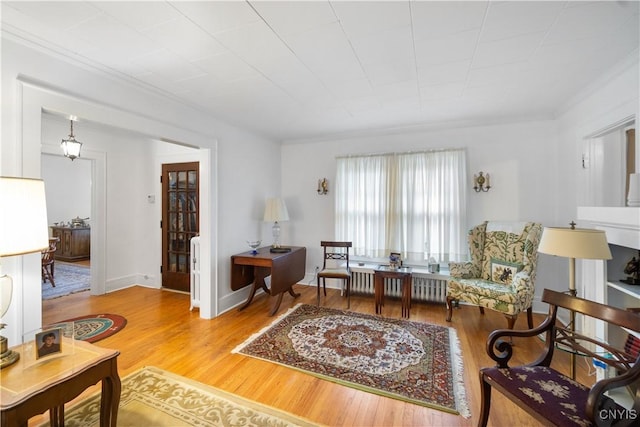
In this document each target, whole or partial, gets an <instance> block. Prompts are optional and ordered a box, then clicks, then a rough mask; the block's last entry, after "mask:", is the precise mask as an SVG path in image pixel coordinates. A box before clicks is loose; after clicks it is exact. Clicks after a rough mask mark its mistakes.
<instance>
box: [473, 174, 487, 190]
mask: <svg viewBox="0 0 640 427" xmlns="http://www.w3.org/2000/svg"><path fill="white" fill-rule="evenodd" d="M490 188H491V185H490V184H489V174H486V175H483V172H478V175H473V189H474V190H476V193H479V192H481V191H483V192H485V193H486V192H487V191H489V189H490Z"/></svg>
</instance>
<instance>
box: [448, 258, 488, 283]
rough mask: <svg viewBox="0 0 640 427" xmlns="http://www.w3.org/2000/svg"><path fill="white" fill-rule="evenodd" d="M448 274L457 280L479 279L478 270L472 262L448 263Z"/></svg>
mask: <svg viewBox="0 0 640 427" xmlns="http://www.w3.org/2000/svg"><path fill="white" fill-rule="evenodd" d="M449 274H450V275H451V277H456V278H459V279H470V278H472V277H480V270H479V269H478V268H477V267H476V266H475V265H474V264H473V263H472V262H450V263H449Z"/></svg>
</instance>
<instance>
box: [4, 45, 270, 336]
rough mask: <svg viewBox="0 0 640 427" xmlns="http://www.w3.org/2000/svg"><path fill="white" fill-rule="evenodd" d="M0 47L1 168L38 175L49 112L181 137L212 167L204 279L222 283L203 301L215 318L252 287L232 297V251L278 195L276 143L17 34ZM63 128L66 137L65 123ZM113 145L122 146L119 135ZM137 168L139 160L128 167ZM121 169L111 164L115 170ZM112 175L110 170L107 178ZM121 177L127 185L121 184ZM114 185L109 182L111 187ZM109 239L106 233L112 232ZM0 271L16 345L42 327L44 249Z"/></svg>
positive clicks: (143, 187) (207, 173) (240, 247)
mask: <svg viewBox="0 0 640 427" xmlns="http://www.w3.org/2000/svg"><path fill="white" fill-rule="evenodd" d="M1 54H2V58H1V63H2V75H1V79H2V85H1V86H0V90H1V97H0V98H1V102H2V113H1V114H2V116H1V119H2V128H1V135H0V136H1V145H0V174H2V175H7V176H28V177H39V176H40V175H41V161H40V157H41V148H40V145H41V120H42V114H41V111H42V110H43V109H44V110H46V111H51V112H55V113H57V114H60V115H75V116H78V117H80V118H86V119H88V120H90V121H94V122H97V123H104V124H107V125H110V126H114V127H120V128H122V129H126V130H129V131H135V132H136V133H138V134H143V135H147V136H151V137H152V138H153V139H154V140H162V139H165V140H172V141H181V142H184V143H187V144H191V145H195V146H198V147H203V148H205V149H207V150H209V152H210V153H211V155H210V158H211V165H210V169H209V170H202V169H201V174H202V175H203V176H204V177H206V181H207V182H206V184H207V185H206V188H208V194H207V196H208V198H209V200H210V202H209V203H208V205H207V206H206V211H207V212H208V214H207V216H208V217H209V220H210V222H211V229H210V230H208V231H209V233H210V235H209V236H208V238H209V239H212V243H211V250H210V252H209V253H208V254H207V256H209V255H210V257H211V259H210V260H209V261H210V262H211V265H212V268H211V277H210V278H208V279H207V280H206V281H205V283H206V284H209V286H211V287H215V288H216V289H215V292H214V290H212V289H205V290H203V294H202V297H203V298H207V299H208V298H210V299H214V298H216V299H215V300H211V301H205V303H206V304H207V305H208V306H211V305H212V306H213V309H212V313H211V314H212V315H215V314H216V313H218V312H222V311H224V310H226V309H229V308H230V307H232V306H233V305H235V304H238V303H240V302H242V301H243V300H244V298H245V297H246V294H247V292H248V291H247V290H242V291H238V292H236V293H233V294H231V291H230V289H229V283H230V280H229V258H230V256H231V255H232V254H233V253H236V252H239V251H244V250H247V249H248V248H247V246H246V243H245V242H244V240H245V239H246V238H248V237H247V236H246V230H250V229H251V230H252V229H255V228H256V222H257V220H256V210H260V209H261V207H260V206H259V205H260V204H261V203H263V200H264V199H265V198H266V197H267V196H269V195H271V194H277V193H279V189H280V150H279V144H277V143H275V142H273V141H270V140H266V139H264V138H262V137H258V136H256V135H254V134H252V133H250V132H247V131H244V130H242V129H239V128H236V127H234V126H231V125H229V124H226V123H223V122H220V121H218V120H216V119H214V118H212V117H209V116H207V115H205V114H203V113H202V112H201V111H198V110H196V109H194V108H191V107H189V106H186V105H184V104H180V103H176V102H174V101H171V100H169V99H167V98H164V97H162V96H159V95H156V94H154V93H151V92H148V91H145V90H141V89H139V88H136V87H134V86H132V85H128V84H124V83H122V82H119V81H114V80H112V79H111V78H109V77H107V76H105V75H104V74H102V73H100V72H96V71H92V70H90V69H89V67H87V66H71V65H69V64H68V63H66V62H64V61H61V60H59V59H58V58H55V57H53V56H49V55H48V54H43V53H42V52H41V51H39V50H36V49H33V48H29V47H25V46H24V45H22V44H18V43H16V42H15V41H13V40H8V39H6V38H3V39H2V49H1ZM31 88H34V89H31ZM34 93H35V94H34ZM45 104H46V105H45ZM34 112H37V114H34ZM77 131H79V129H77V130H76V133H78V132H77ZM62 134H63V135H67V134H68V130H67V129H66V126H65V130H64V131H63V132H62ZM57 138H58V136H56V140H57ZM78 139H80V137H78ZM83 142H84V141H83ZM111 143H113V144H114V147H117V146H118V144H117V141H112V142H110V144H111ZM108 163H109V162H108V161H107V164H108ZM131 166H135V165H132V164H128V167H131ZM145 167H147V166H145ZM152 169H153V165H152V166H151V167H150V170H152ZM124 172H125V171H115V173H116V175H121V174H122V173H124ZM111 175H112V173H111V172H109V177H110V176H111ZM117 182H118V185H120V184H121V181H117ZM110 185H111V184H110V183H107V185H106V187H107V188H109V186H110ZM138 185H140V187H139V188H138V190H137V191H138V196H145V197H146V194H147V193H148V191H149V187H147V184H146V183H142V184H140V183H138ZM116 208H117V206H116V207H114V209H116ZM146 208H147V206H146V205H140V206H139V207H138V209H140V212H143V211H144V210H145V209H146ZM125 220H126V221H129V218H126V219H123V218H122V216H119V217H118V218H117V219H112V218H108V219H107V221H109V222H111V225H110V226H109V227H110V229H111V228H117V225H115V224H113V223H114V222H122V221H125ZM218 230H219V233H218ZM92 231H93V230H92ZM119 237H121V236H119ZM266 237H267V236H265V238H266ZM104 238H105V239H110V237H109V236H108V235H106V232H105V236H104ZM106 262H107V263H108V264H109V267H108V269H109V271H108V272H106V273H105V277H111V278H113V277H117V276H118V274H121V272H119V271H117V268H118V267H115V268H116V271H111V268H112V266H111V262H110V261H108V260H107V261H106ZM2 268H3V272H6V273H8V274H10V275H11V276H12V277H13V278H14V284H15V286H16V289H18V290H19V291H18V292H16V293H14V297H13V300H12V305H11V308H10V310H9V312H8V313H7V315H5V317H4V318H3V321H5V322H6V323H7V324H9V326H8V327H7V328H6V329H4V330H3V335H5V336H7V337H8V338H9V341H10V344H15V343H17V342H20V341H21V340H22V334H23V333H25V332H26V331H31V330H33V329H36V328H38V327H39V326H40V325H41V323H42V317H41V297H40V295H41V284H40V260H39V256H38V255H37V254H36V255H27V256H23V257H10V258H5V259H3V260H2ZM122 274H125V273H124V272H122ZM217 297H219V298H220V300H218V299H217ZM202 312H203V310H202V308H201V314H202ZM185 315H186V313H185Z"/></svg>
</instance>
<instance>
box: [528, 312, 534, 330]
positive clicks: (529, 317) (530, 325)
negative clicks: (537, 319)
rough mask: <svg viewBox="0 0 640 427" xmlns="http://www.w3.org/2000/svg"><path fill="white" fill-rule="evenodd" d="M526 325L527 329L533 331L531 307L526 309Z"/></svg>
mask: <svg viewBox="0 0 640 427" xmlns="http://www.w3.org/2000/svg"><path fill="white" fill-rule="evenodd" d="M527 323H528V324H529V329H533V307H529V308H528V309H527Z"/></svg>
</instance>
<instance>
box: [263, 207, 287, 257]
mask: <svg viewBox="0 0 640 427" xmlns="http://www.w3.org/2000/svg"><path fill="white" fill-rule="evenodd" d="M288 220H289V212H288V211H287V205H285V204H284V200H282V199H279V198H271V199H267V205H266V206H265V208H264V222H271V221H273V245H272V246H271V249H279V248H280V224H278V221H288Z"/></svg>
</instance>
